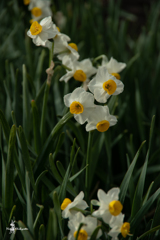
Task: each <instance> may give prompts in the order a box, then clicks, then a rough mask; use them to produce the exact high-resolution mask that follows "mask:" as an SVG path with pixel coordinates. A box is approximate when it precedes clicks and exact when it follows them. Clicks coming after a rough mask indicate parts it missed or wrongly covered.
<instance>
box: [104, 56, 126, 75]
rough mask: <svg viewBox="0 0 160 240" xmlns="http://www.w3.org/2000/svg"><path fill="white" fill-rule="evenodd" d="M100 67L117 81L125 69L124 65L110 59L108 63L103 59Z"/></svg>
mask: <svg viewBox="0 0 160 240" xmlns="http://www.w3.org/2000/svg"><path fill="white" fill-rule="evenodd" d="M102 66H106V68H107V70H108V72H109V73H110V74H111V75H113V76H115V77H116V78H117V79H120V78H121V77H120V75H119V73H120V72H121V71H122V70H123V69H124V68H125V67H126V63H122V62H118V61H117V60H116V59H114V58H113V57H111V59H110V61H109V62H108V60H107V57H106V58H103V60H102Z"/></svg>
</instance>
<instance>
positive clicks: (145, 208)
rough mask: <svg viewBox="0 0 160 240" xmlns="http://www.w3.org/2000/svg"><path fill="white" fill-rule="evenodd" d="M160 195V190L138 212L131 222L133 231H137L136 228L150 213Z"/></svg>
mask: <svg viewBox="0 0 160 240" xmlns="http://www.w3.org/2000/svg"><path fill="white" fill-rule="evenodd" d="M159 194H160V188H159V189H158V190H157V191H156V192H155V193H154V194H153V195H152V196H151V197H150V198H149V199H148V201H147V202H146V203H145V204H144V205H143V206H142V207H141V209H140V210H139V211H138V212H137V214H136V215H135V217H134V218H133V219H132V221H131V229H132V231H133V229H136V227H138V226H139V223H140V222H141V220H142V218H143V217H144V215H145V214H146V212H147V211H148V209H149V208H150V207H151V205H152V204H153V202H154V201H155V200H156V199H157V197H158V196H159Z"/></svg>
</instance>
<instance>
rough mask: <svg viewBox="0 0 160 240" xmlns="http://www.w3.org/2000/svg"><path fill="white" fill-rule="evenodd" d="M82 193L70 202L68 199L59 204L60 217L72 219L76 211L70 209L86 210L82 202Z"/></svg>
mask: <svg viewBox="0 0 160 240" xmlns="http://www.w3.org/2000/svg"><path fill="white" fill-rule="evenodd" d="M83 198H84V193H83V192H80V193H79V194H78V195H77V197H76V198H75V199H74V201H73V202H72V201H71V200H70V199H69V198H65V199H64V201H63V203H62V204H61V209H62V210H63V211H62V217H63V218H71V217H73V216H74V215H75V214H76V213H77V211H76V210H72V208H79V209H82V210H84V209H86V208H87V207H88V205H87V203H86V201H84V200H83Z"/></svg>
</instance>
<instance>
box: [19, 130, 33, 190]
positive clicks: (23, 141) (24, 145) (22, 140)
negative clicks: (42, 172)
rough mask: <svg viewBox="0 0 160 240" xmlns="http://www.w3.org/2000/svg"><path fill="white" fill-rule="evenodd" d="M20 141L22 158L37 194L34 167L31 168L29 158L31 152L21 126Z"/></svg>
mask: <svg viewBox="0 0 160 240" xmlns="http://www.w3.org/2000/svg"><path fill="white" fill-rule="evenodd" d="M19 140H20V144H21V149H22V156H23V160H24V164H25V167H26V169H27V171H28V175H29V178H30V181H31V184H32V187H33V189H34V191H35V192H36V187H35V181H34V176H33V171H32V166H31V161H30V158H29V152H28V148H27V141H26V138H25V135H24V132H23V129H22V127H21V126H19Z"/></svg>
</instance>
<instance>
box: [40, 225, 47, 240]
mask: <svg viewBox="0 0 160 240" xmlns="http://www.w3.org/2000/svg"><path fill="white" fill-rule="evenodd" d="M38 240H46V239H45V228H44V225H43V224H41V226H40V227H39V237H38Z"/></svg>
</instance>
